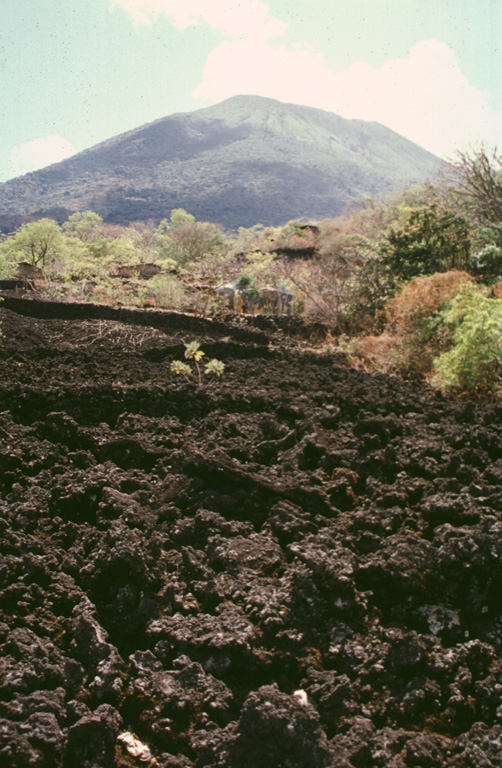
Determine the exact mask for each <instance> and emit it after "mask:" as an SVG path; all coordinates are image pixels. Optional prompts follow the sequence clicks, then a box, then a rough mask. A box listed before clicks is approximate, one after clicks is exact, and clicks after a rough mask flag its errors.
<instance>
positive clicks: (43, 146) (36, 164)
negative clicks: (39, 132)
mask: <svg viewBox="0 0 502 768" xmlns="http://www.w3.org/2000/svg"><path fill="white" fill-rule="evenodd" d="M75 151H76V150H75V147H74V146H73V145H72V144H70V142H69V141H67V140H66V139H63V138H62V137H61V136H53V135H51V136H45V137H44V138H39V139H33V141H27V142H26V143H25V144H20V145H19V146H17V147H14V149H13V150H12V151H11V153H10V162H11V168H12V174H13V177H16V176H22V175H23V174H25V173H29V172H30V171H36V170H38V169H39V168H45V166H47V165H52V163H59V162H60V160H64V159H65V158H67V157H71V155H74V154H75Z"/></svg>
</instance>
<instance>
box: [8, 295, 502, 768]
mask: <svg viewBox="0 0 502 768" xmlns="http://www.w3.org/2000/svg"><path fill="white" fill-rule="evenodd" d="M18 309H20V307H18ZM39 314H40V313H39ZM144 316H145V317H147V316H148V313H144ZM122 319H124V317H123V318H122ZM125 319H127V318H125ZM2 323H3V326H2V327H3V332H4V336H5V338H4V340H3V342H2V345H1V347H0V446H1V453H0V509H1V515H0V526H1V560H0V577H1V580H0V590H1V591H0V643H1V649H0V650H1V660H0V665H1V670H0V765H2V767H3V766H5V767H6V768H14V766H15V767H16V768H18V767H19V768H21V767H23V768H24V766H30V768H31V766H34V767H36V768H38V767H39V766H40V767H43V768H76V767H80V766H82V767H88V768H91V766H93V767H94V766H102V767H103V768H107V767H108V766H117V767H118V766H123V767H124V768H125V766H134V765H137V766H139V765H150V766H154V765H156V766H161V767H163V766H165V767H166V768H167V767H168V766H169V767H171V766H172V767H173V768H174V767H177V768H189V767H190V766H196V767H197V768H199V767H202V766H215V767H220V768H251V766H253V768H281V767H282V768H311V767H312V768H321V767H324V766H326V768H327V767H328V766H339V767H340V768H351V767H352V766H353V767H354V768H360V767H361V766H368V767H369V766H382V768H400V767H401V766H417V767H419V768H428V767H430V766H432V767H434V766H438V767H439V766H441V767H442V766H448V768H453V767H455V768H464V767H465V768H467V767H469V768H470V767H471V766H492V765H493V766H499V765H502V757H501V755H502V752H501V746H500V745H501V744H502V519H501V518H502V495H501V488H502V407H501V406H490V405H487V406H476V407H475V406H472V405H471V404H467V403H466V404H452V403H450V402H448V401H447V400H446V399H445V398H444V397H442V396H439V395H435V394H432V393H429V392H427V391H425V390H424V389H420V388H419V387H416V386H413V385H410V384H407V383H404V382H402V381H399V380H398V379H396V378H391V377H387V376H383V375H373V376H372V375H368V374H365V373H362V372H356V371H353V370H350V369H349V368H348V367H346V366H345V365H343V362H342V361H340V359H338V358H333V357H330V356H328V355H323V354H318V353H315V352H313V351H310V352H309V351H300V350H298V351H295V350H294V349H293V348H292V347H291V346H286V345H282V344H280V343H279V340H278V337H277V336H275V337H274V338H273V339H272V342H273V343H272V344H271V345H270V344H269V343H268V342H269V340H270V339H269V338H268V337H267V334H266V333H265V332H264V331H262V332H259V331H256V332H255V333H256V335H253V332H251V331H250V332H249V333H248V335H246V332H245V329H237V330H236V328H234V327H232V326H224V325H223V324H218V325H214V326H212V325H211V324H210V323H209V324H207V323H206V324H205V325H199V326H197V328H196V330H195V331H194V329H193V327H192V328H191V327H190V324H189V319H188V320H186V321H185V322H183V321H180V322H179V323H178V324H173V323H171V325H169V323H165V324H164V326H162V327H161V326H159V325H158V324H157V325H156V327H151V326H149V325H142V324H136V323H135V324H131V323H130V322H129V323H124V322H119V321H118V320H117V319H116V318H115V317H112V318H104V317H101V318H100V317H94V318H93V319H85V318H82V317H80V319H78V318H76V319H63V318H56V317H53V318H52V319H47V317H45V318H44V317H42V316H39V317H27V316H23V315H21V314H17V313H16V312H14V311H12V308H11V309H10V310H5V309H4V310H3V311H2ZM194 338H196V339H197V340H198V341H200V342H201V345H202V348H203V349H204V350H205V351H206V353H207V355H208V356H209V357H217V358H219V359H221V360H223V361H224V362H225V364H226V371H225V375H224V377H223V378H222V379H219V380H216V381H212V382H207V383H205V385H204V387H202V388H198V387H197V386H196V385H195V383H192V382H186V381H185V380H183V379H181V378H179V377H175V376H174V374H173V373H171V371H170V367H169V364H170V361H171V360H172V359H174V358H180V357H181V356H182V353H183V343H184V342H186V341H191V340H192V339H194ZM299 691H300V692H299ZM124 734H126V735H124ZM135 740H136V741H135Z"/></svg>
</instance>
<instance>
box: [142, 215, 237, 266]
mask: <svg viewBox="0 0 502 768" xmlns="http://www.w3.org/2000/svg"><path fill="white" fill-rule="evenodd" d="M157 244H158V247H159V250H160V252H161V254H162V256H164V257H168V258H172V259H174V260H175V261H177V262H178V264H180V265H182V266H183V265H184V264H186V263H189V262H194V261H198V260H200V259H201V258H202V257H203V256H207V255H213V254H215V253H224V252H226V251H227V250H228V244H227V241H226V238H225V235H224V233H223V231H222V229H221V228H220V227H219V226H217V225H216V224H211V223H210V222H196V221H195V218H194V216H192V214H190V213H187V212H186V211H185V210H183V208H176V209H175V210H173V211H172V212H171V218H170V220H168V219H163V220H162V221H161V222H160V224H159V227H158V228H157Z"/></svg>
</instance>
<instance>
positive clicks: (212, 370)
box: [171, 341, 225, 387]
mask: <svg viewBox="0 0 502 768" xmlns="http://www.w3.org/2000/svg"><path fill="white" fill-rule="evenodd" d="M205 354H206V353H205V352H203V351H202V349H201V348H200V344H199V342H198V341H191V342H190V343H188V344H185V359H186V360H193V361H194V363H195V369H196V371H197V379H198V382H199V387H200V386H202V369H201V366H200V361H201V360H202V358H203V357H204V356H205ZM224 370H225V363H222V362H221V360H216V359H215V358H213V360H210V361H209V362H208V363H206V365H205V366H204V373H205V374H207V375H209V376H210V375H213V376H218V377H220V376H221V375H222V374H223V372H224ZM171 371H172V372H173V373H176V374H178V375H182V376H186V378H187V379H189V378H190V376H191V375H192V367H191V365H189V364H188V363H184V362H183V361H182V360H173V361H172V363H171Z"/></svg>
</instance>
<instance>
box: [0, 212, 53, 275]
mask: <svg viewBox="0 0 502 768" xmlns="http://www.w3.org/2000/svg"><path fill="white" fill-rule="evenodd" d="M65 242H66V238H65V236H64V235H63V233H62V232H61V228H60V227H59V225H58V223H57V222H56V221H54V220H53V219H39V220H38V221H30V222H29V223H27V224H22V225H21V226H20V227H19V229H18V231H17V232H16V234H15V235H14V236H13V237H10V238H8V239H7V240H6V241H5V242H4V243H2V244H1V246H0V249H1V251H2V253H3V255H4V256H6V257H7V258H8V259H12V260H15V259H19V260H21V261H26V262H27V263H28V264H31V266H33V267H40V268H44V267H45V266H47V264H48V263H49V262H51V261H52V260H54V259H55V258H57V257H58V256H60V255H62V254H63V253H64V249H65Z"/></svg>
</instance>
